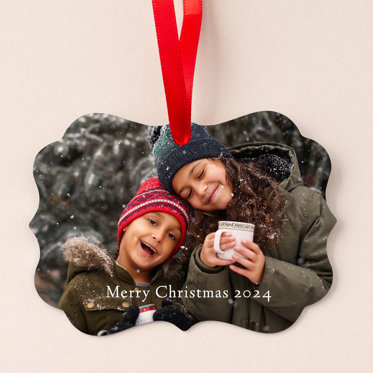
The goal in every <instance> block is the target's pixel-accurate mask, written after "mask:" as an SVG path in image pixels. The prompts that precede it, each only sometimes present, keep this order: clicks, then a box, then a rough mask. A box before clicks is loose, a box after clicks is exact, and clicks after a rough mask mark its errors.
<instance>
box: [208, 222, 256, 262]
mask: <svg viewBox="0 0 373 373" xmlns="http://www.w3.org/2000/svg"><path fill="white" fill-rule="evenodd" d="M218 228H219V229H218V230H217V231H216V232H215V239H214V250H215V252H216V254H217V255H218V257H219V258H220V259H228V260H232V255H233V254H236V255H240V254H238V253H237V252H235V251H234V249H233V248H231V249H227V250H224V251H223V250H220V237H221V235H222V234H223V233H224V232H226V233H230V234H231V235H232V236H233V237H234V238H235V239H236V245H241V241H245V240H247V241H251V242H252V241H253V237H254V228H255V225H254V224H250V223H241V222H239V221H219V225H218ZM241 246H242V245H241Z"/></svg>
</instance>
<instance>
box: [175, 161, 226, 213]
mask: <svg viewBox="0 0 373 373" xmlns="http://www.w3.org/2000/svg"><path fill="white" fill-rule="evenodd" d="M172 187H173V189H174V191H175V192H176V194H178V195H179V196H180V197H181V198H183V199H185V200H187V201H188V202H189V203H190V204H191V205H192V206H193V207H194V208H196V209H199V210H203V211H216V210H225V208H226V207H227V205H228V203H229V202H230V201H231V199H232V186H231V184H230V183H229V182H228V181H227V179H226V176H225V167H224V164H223V162H222V161H220V160H215V159H210V158H203V159H199V160H197V161H194V162H191V163H188V164H187V165H185V166H184V167H182V168H180V170H179V171H178V172H177V173H176V174H175V176H174V179H173V181H172Z"/></svg>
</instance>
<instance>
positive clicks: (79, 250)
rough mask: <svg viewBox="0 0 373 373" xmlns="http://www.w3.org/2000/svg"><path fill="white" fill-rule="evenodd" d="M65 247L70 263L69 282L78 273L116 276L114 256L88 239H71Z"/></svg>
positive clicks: (67, 259) (65, 255)
mask: <svg viewBox="0 0 373 373" xmlns="http://www.w3.org/2000/svg"><path fill="white" fill-rule="evenodd" d="M63 247H64V257H65V259H66V261H68V262H69V263H70V265H69V269H68V274H67V282H68V283H69V282H70V281H71V279H72V278H73V277H74V276H76V275H77V274H78V273H81V272H85V271H89V270H98V271H104V272H106V273H107V274H108V275H109V276H110V277H113V275H114V255H112V254H110V253H109V252H108V251H107V250H105V249H102V248H100V247H98V246H97V245H95V244H94V243H92V242H90V241H89V240H88V239H87V238H86V237H83V236H81V237H73V238H69V239H68V240H67V241H66V243H65V245H64V246H63Z"/></svg>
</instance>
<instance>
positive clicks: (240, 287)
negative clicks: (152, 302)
mask: <svg viewBox="0 0 373 373" xmlns="http://www.w3.org/2000/svg"><path fill="white" fill-rule="evenodd" d="M231 153H232V154H233V156H234V157H235V158H237V159H243V158H249V159H254V158H255V157H257V156H258V154H275V155H276V156H280V157H281V158H283V159H284V162H280V163H281V164H282V165H284V164H286V163H288V162H289V161H290V163H289V165H290V175H289V176H288V177H286V178H285V179H284V180H283V181H282V182H281V183H280V187H281V188H283V189H284V191H285V195H286V201H287V207H286V215H287V221H286V225H285V227H284V234H283V238H282V239H281V240H280V241H279V242H278V244H277V245H276V247H274V248H273V249H272V250H271V254H270V256H269V255H266V257H265V269H264V274H263V278H262V281H261V283H260V284H259V285H254V284H253V283H251V282H250V281H249V280H248V279H247V278H246V277H243V276H241V275H239V274H236V273H235V272H233V271H231V270H230V269H229V268H228V267H215V268H210V267H207V266H205V265H204V264H203V263H202V262H201V260H200V257H199V254H200V251H201V246H199V247H198V248H197V249H196V250H195V251H194V253H193V254H192V257H191V261H190V266H189V272H188V277H187V280H186V283H185V289H188V291H189V292H190V291H191V290H194V291H196V290H197V289H208V290H213V291H214V292H216V291H218V290H221V291H223V290H227V293H228V294H229V296H228V297H224V296H222V297H221V298H218V297H216V296H215V297H214V298H207V297H205V298H198V299H197V298H196V297H195V298H184V299H183V302H184V304H185V306H186V307H187V308H188V310H189V312H190V313H191V314H192V315H193V316H194V317H195V318H196V319H197V320H199V321H202V320H219V321H224V322H228V323H232V324H234V325H238V326H242V327H245V328H248V329H251V330H255V331H261V332H278V331H281V330H284V329H286V328H288V327H289V326H290V325H292V324H293V323H294V322H295V321H296V320H297V319H298V317H299V315H300V314H301V312H302V310H303V308H304V307H306V306H307V305H310V304H312V303H315V302H317V301H318V300H320V299H321V298H322V297H323V296H324V295H325V294H326V293H327V292H328V290H329V288H330V286H331V283H332V268H331V265H330V263H329V260H328V257H327V253H326V241H327V238H328V236H329V233H330V231H331V230H332V228H333V226H334V224H335V222H336V220H335V217H334V216H333V215H332V213H331V212H330V210H329V208H328V206H327V205H326V202H325V200H324V199H323V198H322V196H321V195H320V194H319V193H317V192H315V191H313V190H311V189H310V188H307V187H305V186H303V182H302V179H301V176H300V171H299V167H298V163H297V159H296V155H295V152H294V150H293V149H292V148H290V147H288V146H286V145H279V144H245V145H241V146H237V147H234V148H232V149H231ZM274 168H277V166H276V167H274ZM274 171H275V172H276V170H274ZM275 176H276V177H278V176H279V175H275ZM269 296H270V297H269Z"/></svg>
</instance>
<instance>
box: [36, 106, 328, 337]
mask: <svg viewBox="0 0 373 373" xmlns="http://www.w3.org/2000/svg"><path fill="white" fill-rule="evenodd" d="M330 170H331V164H330V159H329V156H328V154H327V152H326V151H325V149H324V148H323V147H322V146H321V145H319V144H318V143H317V142H315V141H313V140H310V139H307V138H304V137H303V136H302V135H301V134H300V132H299V130H298V129H297V127H296V126H295V125H294V123H293V122H292V121H291V120H290V119H288V118H287V117H285V116H284V115H282V114H279V113H276V112H270V111H266V112H257V113H253V114H249V115H246V116H243V117H240V118H237V119H234V120H231V121H229V122H225V123H221V124H219V125H214V126H205V127H202V126H198V125H196V124H192V137H191V141H190V142H189V143H188V144H186V145H184V146H179V145H176V144H175V143H174V142H173V141H172V136H171V132H170V130H169V127H168V126H163V127H147V126H144V125H141V124H138V123H134V122H130V121H127V120H124V119H122V118H119V117H115V116H112V115H107V114H90V115H85V116H82V117H81V118H79V119H77V120H76V121H75V122H73V123H72V124H71V125H70V127H69V128H68V129H67V131H66V133H65V134H64V136H63V138H62V139H61V140H60V141H57V142H55V143H52V144H50V145H48V146H46V147H45V148H44V149H42V150H41V151H40V153H39V154H38V155H37V156H36V159H35V163H34V178H35V182H36V184H37V187H38V190H39V195H40V201H39V208H38V211H37V212H36V214H35V216H34V217H33V219H32V221H31V222H30V228H31V229H32V231H33V233H34V234H35V236H36V238H37V240H38V243H39V246H40V260H39V263H38V266H37V268H36V272H35V286H36V289H37V291H38V293H39V295H40V297H41V298H42V299H43V300H44V301H46V302H47V303H48V304H50V305H51V306H54V307H59V308H61V309H62V310H63V311H64V312H65V313H66V315H67V317H68V318H69V320H70V321H71V322H72V324H73V325H74V326H75V327H77V328H78V329H79V330H81V331H82V332H84V333H87V334H92V335H108V334H113V333H116V332H118V331H122V330H125V329H128V328H131V327H134V326H137V325H140V324H144V323H147V322H151V321H165V322H171V323H173V324H174V325H176V326H177V327H179V328H180V329H182V330H188V329H189V328H190V327H191V326H192V325H194V324H195V323H197V322H199V321H204V320H217V321H222V322H227V323H231V324H234V325H237V326H241V327H244V328H247V329H250V330H254V331H258V332H266V333H274V332H279V331H282V330H285V329H287V328H288V327H289V326H291V325H292V324H293V323H294V322H295V321H296V320H297V319H298V317H299V316H300V314H301V312H302V310H303V309H304V307H306V306H308V305H311V304H313V303H315V302H317V301H318V300H320V299H321V298H323V297H324V296H325V295H326V294H327V292H328V290H329V288H330V286H331V283H332V278H333V275H332V268H331V264H330V262H329V260H328V257H327V253H326V241H327V238H328V235H329V233H330V231H331V229H332V228H333V226H334V224H335V218H334V216H333V215H332V213H331V212H330V211H329V209H328V206H327V204H326V202H325V197H326V196H325V192H326V186H327V182H328V178H329V175H330ZM239 234H241V236H240V235H239Z"/></svg>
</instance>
